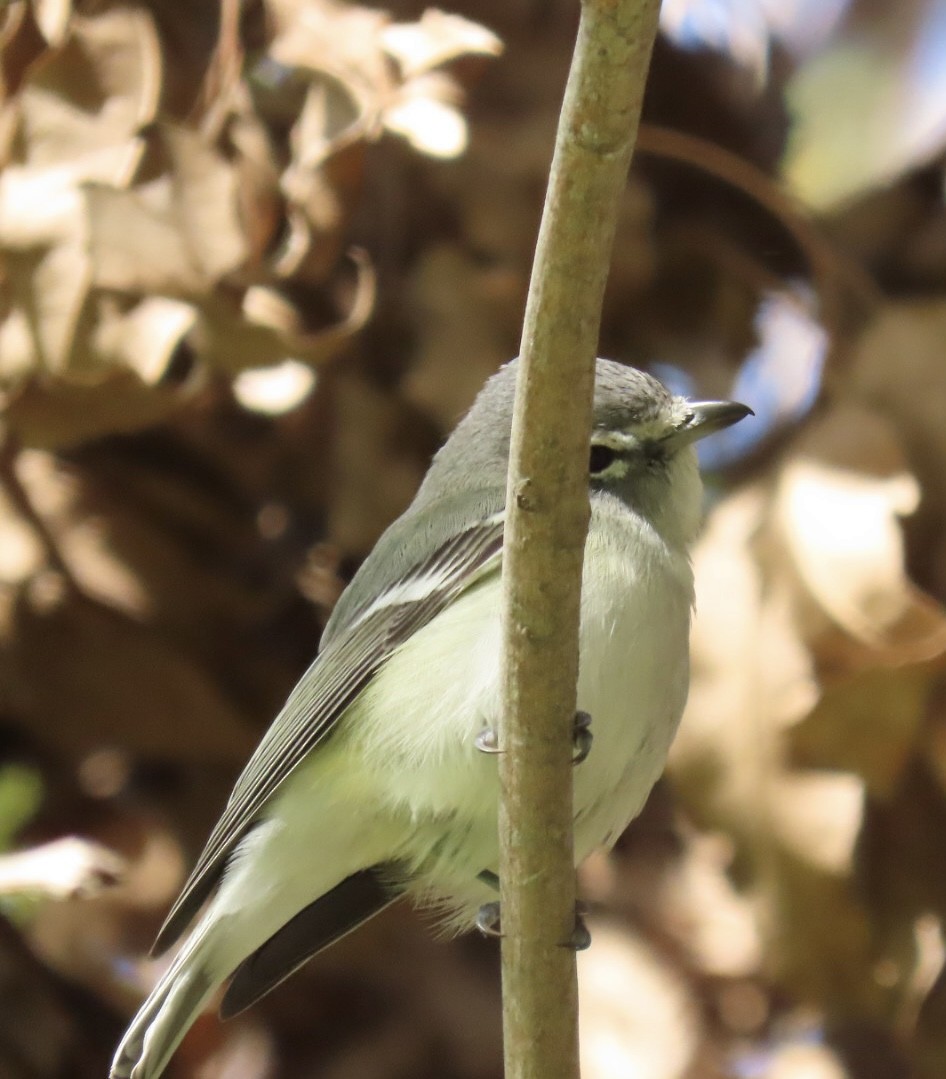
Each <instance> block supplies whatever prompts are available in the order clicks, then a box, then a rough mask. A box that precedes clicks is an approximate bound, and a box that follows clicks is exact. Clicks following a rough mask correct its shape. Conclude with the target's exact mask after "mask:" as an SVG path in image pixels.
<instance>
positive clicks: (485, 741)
mask: <svg viewBox="0 0 946 1079" xmlns="http://www.w3.org/2000/svg"><path fill="white" fill-rule="evenodd" d="M473 745H475V746H476V748H477V749H478V750H479V751H480V753H490V754H496V753H502V750H501V749H500V748H499V736H498V735H497V734H496V732H495V731H494V730H493V728H492V727H484V728H483V729H482V730H481V731H480V733H479V734H478V735H477V736H476V737H475V738H474V739H473Z"/></svg>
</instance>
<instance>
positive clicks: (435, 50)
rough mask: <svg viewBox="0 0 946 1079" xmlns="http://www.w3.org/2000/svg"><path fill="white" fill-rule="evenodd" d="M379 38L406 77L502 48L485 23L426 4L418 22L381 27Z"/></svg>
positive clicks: (497, 52) (410, 77) (486, 54)
mask: <svg viewBox="0 0 946 1079" xmlns="http://www.w3.org/2000/svg"><path fill="white" fill-rule="evenodd" d="M381 42H382V45H383V46H384V49H385V51H386V52H387V53H388V54H389V55H390V56H393V57H394V59H395V60H396V61H397V63H398V66H399V67H400V69H401V73H402V75H403V76H404V78H405V79H412V78H414V77H416V76H417V75H422V74H424V73H426V72H428V71H430V69H431V68H434V67H440V65H441V64H446V63H449V62H450V61H451V60H456V59H458V58H460V57H462V56H469V55H479V56H499V55H501V53H502V51H503V43H502V41H500V39H499V38H498V37H497V36H496V35H495V34H494V33H492V32H491V31H489V30H487V29H486V27H485V26H481V25H480V24H479V23H475V22H471V21H470V20H469V19H464V18H462V17H461V16H460V15H450V14H447V13H446V12H444V11H440V10H438V9H437V8H428V9H427V10H426V11H425V12H424V14H423V15H421V17H420V19H419V20H418V21H417V22H413V23H392V24H391V25H390V26H386V27H384V29H383V30H382V31H381Z"/></svg>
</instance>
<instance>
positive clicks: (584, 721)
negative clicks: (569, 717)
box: [473, 712, 594, 764]
mask: <svg viewBox="0 0 946 1079" xmlns="http://www.w3.org/2000/svg"><path fill="white" fill-rule="evenodd" d="M593 741H594V735H592V733H591V716H590V715H588V713H587V712H576V713H575V723H574V727H573V729H572V742H573V743H574V746H575V756H574V757H573V758H572V763H573V764H581V762H582V761H583V760H585V759H586V758H587V756H588V754H589V753H590V752H591V743H592V742H593ZM473 744H474V745H475V746H476V748H477V749H478V750H479V751H480V753H490V754H496V753H502V752H503V750H502V749H500V747H499V735H498V734H497V733H496V731H495V730H494V729H493V728H492V727H484V728H483V729H482V730H481V731H480V733H479V734H478V735H477V736H476V738H475V739H474V740H473Z"/></svg>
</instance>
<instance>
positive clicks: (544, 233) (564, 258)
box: [500, 0, 660, 1079]
mask: <svg viewBox="0 0 946 1079" xmlns="http://www.w3.org/2000/svg"><path fill="white" fill-rule="evenodd" d="M659 10H660V3H659V0H583V2H582V14H581V22H580V26H579V30H578V38H577V42H576V45H575V54H574V57H573V60H572V67H571V71H570V73H569V78H568V85H567V87H566V90H565V98H564V102H563V105H562V114H561V118H560V120H559V127H558V135H557V138H556V145H555V155H554V159H553V161H552V168H551V173H550V177H549V188H548V193H547V195H546V202H545V209H544V212H543V216H542V225H541V228H540V230H539V238H538V243H537V247H536V255H535V263H534V265H533V270H532V280H531V283H530V289H529V299H528V303H527V305H526V314H525V323H524V326H523V334H522V347H521V361H520V367H519V372H518V382H517V387H516V413H515V418H514V422H513V440H512V450H511V457H510V471H509V482H508V488H507V499H506V506H507V518H506V535H505V546H504V552H503V558H504V562H503V566H504V576H503V580H504V597H503V598H504V609H503V615H504V634H505V650H504V670H503V693H504V698H503V717H502V724H503V725H502V732H501V736H502V744H503V747H504V749H505V752H504V753H503V754H502V756H501V757H500V780H501V786H502V802H501V809H500V837H501V845H502V856H501V863H500V880H501V899H502V931H503V947H502V953H503V1022H504V1040H505V1056H506V1079H572V1077H574V1076H577V1075H578V1031H577V1026H578V1023H577V997H578V990H577V979H576V971H575V959H574V952H573V951H572V950H570V949H568V948H564V947H562V946H561V945H562V943H563V942H564V941H567V940H568V939H569V938H570V936H571V934H572V932H573V929H574V916H575V874H574V868H573V867H574V856H573V834H572V832H573V828H572V775H571V773H572V753H573V749H572V724H573V721H574V716H575V708H576V682H577V676H578V613H579V602H580V591H581V566H582V558H583V552H584V543H585V536H586V533H587V527H588V512H589V511H588V486H587V484H588V480H587V475H588V442H589V432H590V427H591V400H592V393H593V386H594V357H595V354H596V351H597V342H598V330H599V325H600V320H601V304H602V298H603V294H604V286H605V282H606V280H607V273H608V266H609V263H610V256H611V248H612V244H613V240H614V230H615V223H616V219H617V211H618V205H619V201H620V198H621V195H622V193H623V190H624V186H625V184H626V178H627V170H628V166H629V164H630V158H631V153H632V150H633V147H634V140H635V137H636V133H637V126H638V122H639V119H640V112H641V103H642V100H643V96H644V85H645V82H646V77H647V69H648V65H649V62H650V54H651V50H652V48H653V42H654V37H655V35H656V31H657V18H658V14H659ZM593 752H594V749H592V753H593Z"/></svg>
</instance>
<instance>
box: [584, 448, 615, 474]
mask: <svg viewBox="0 0 946 1079" xmlns="http://www.w3.org/2000/svg"><path fill="white" fill-rule="evenodd" d="M616 457H617V452H616V451H615V450H612V449H611V447H610V446H602V445H600V444H598V445H593V446H592V447H591V460H590V463H589V465H588V470H589V471H590V472H591V474H592V476H597V475H600V474H601V473H602V472H607V470H608V469H609V468H610V467H611V465H613V464H614V461H615V458H616Z"/></svg>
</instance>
